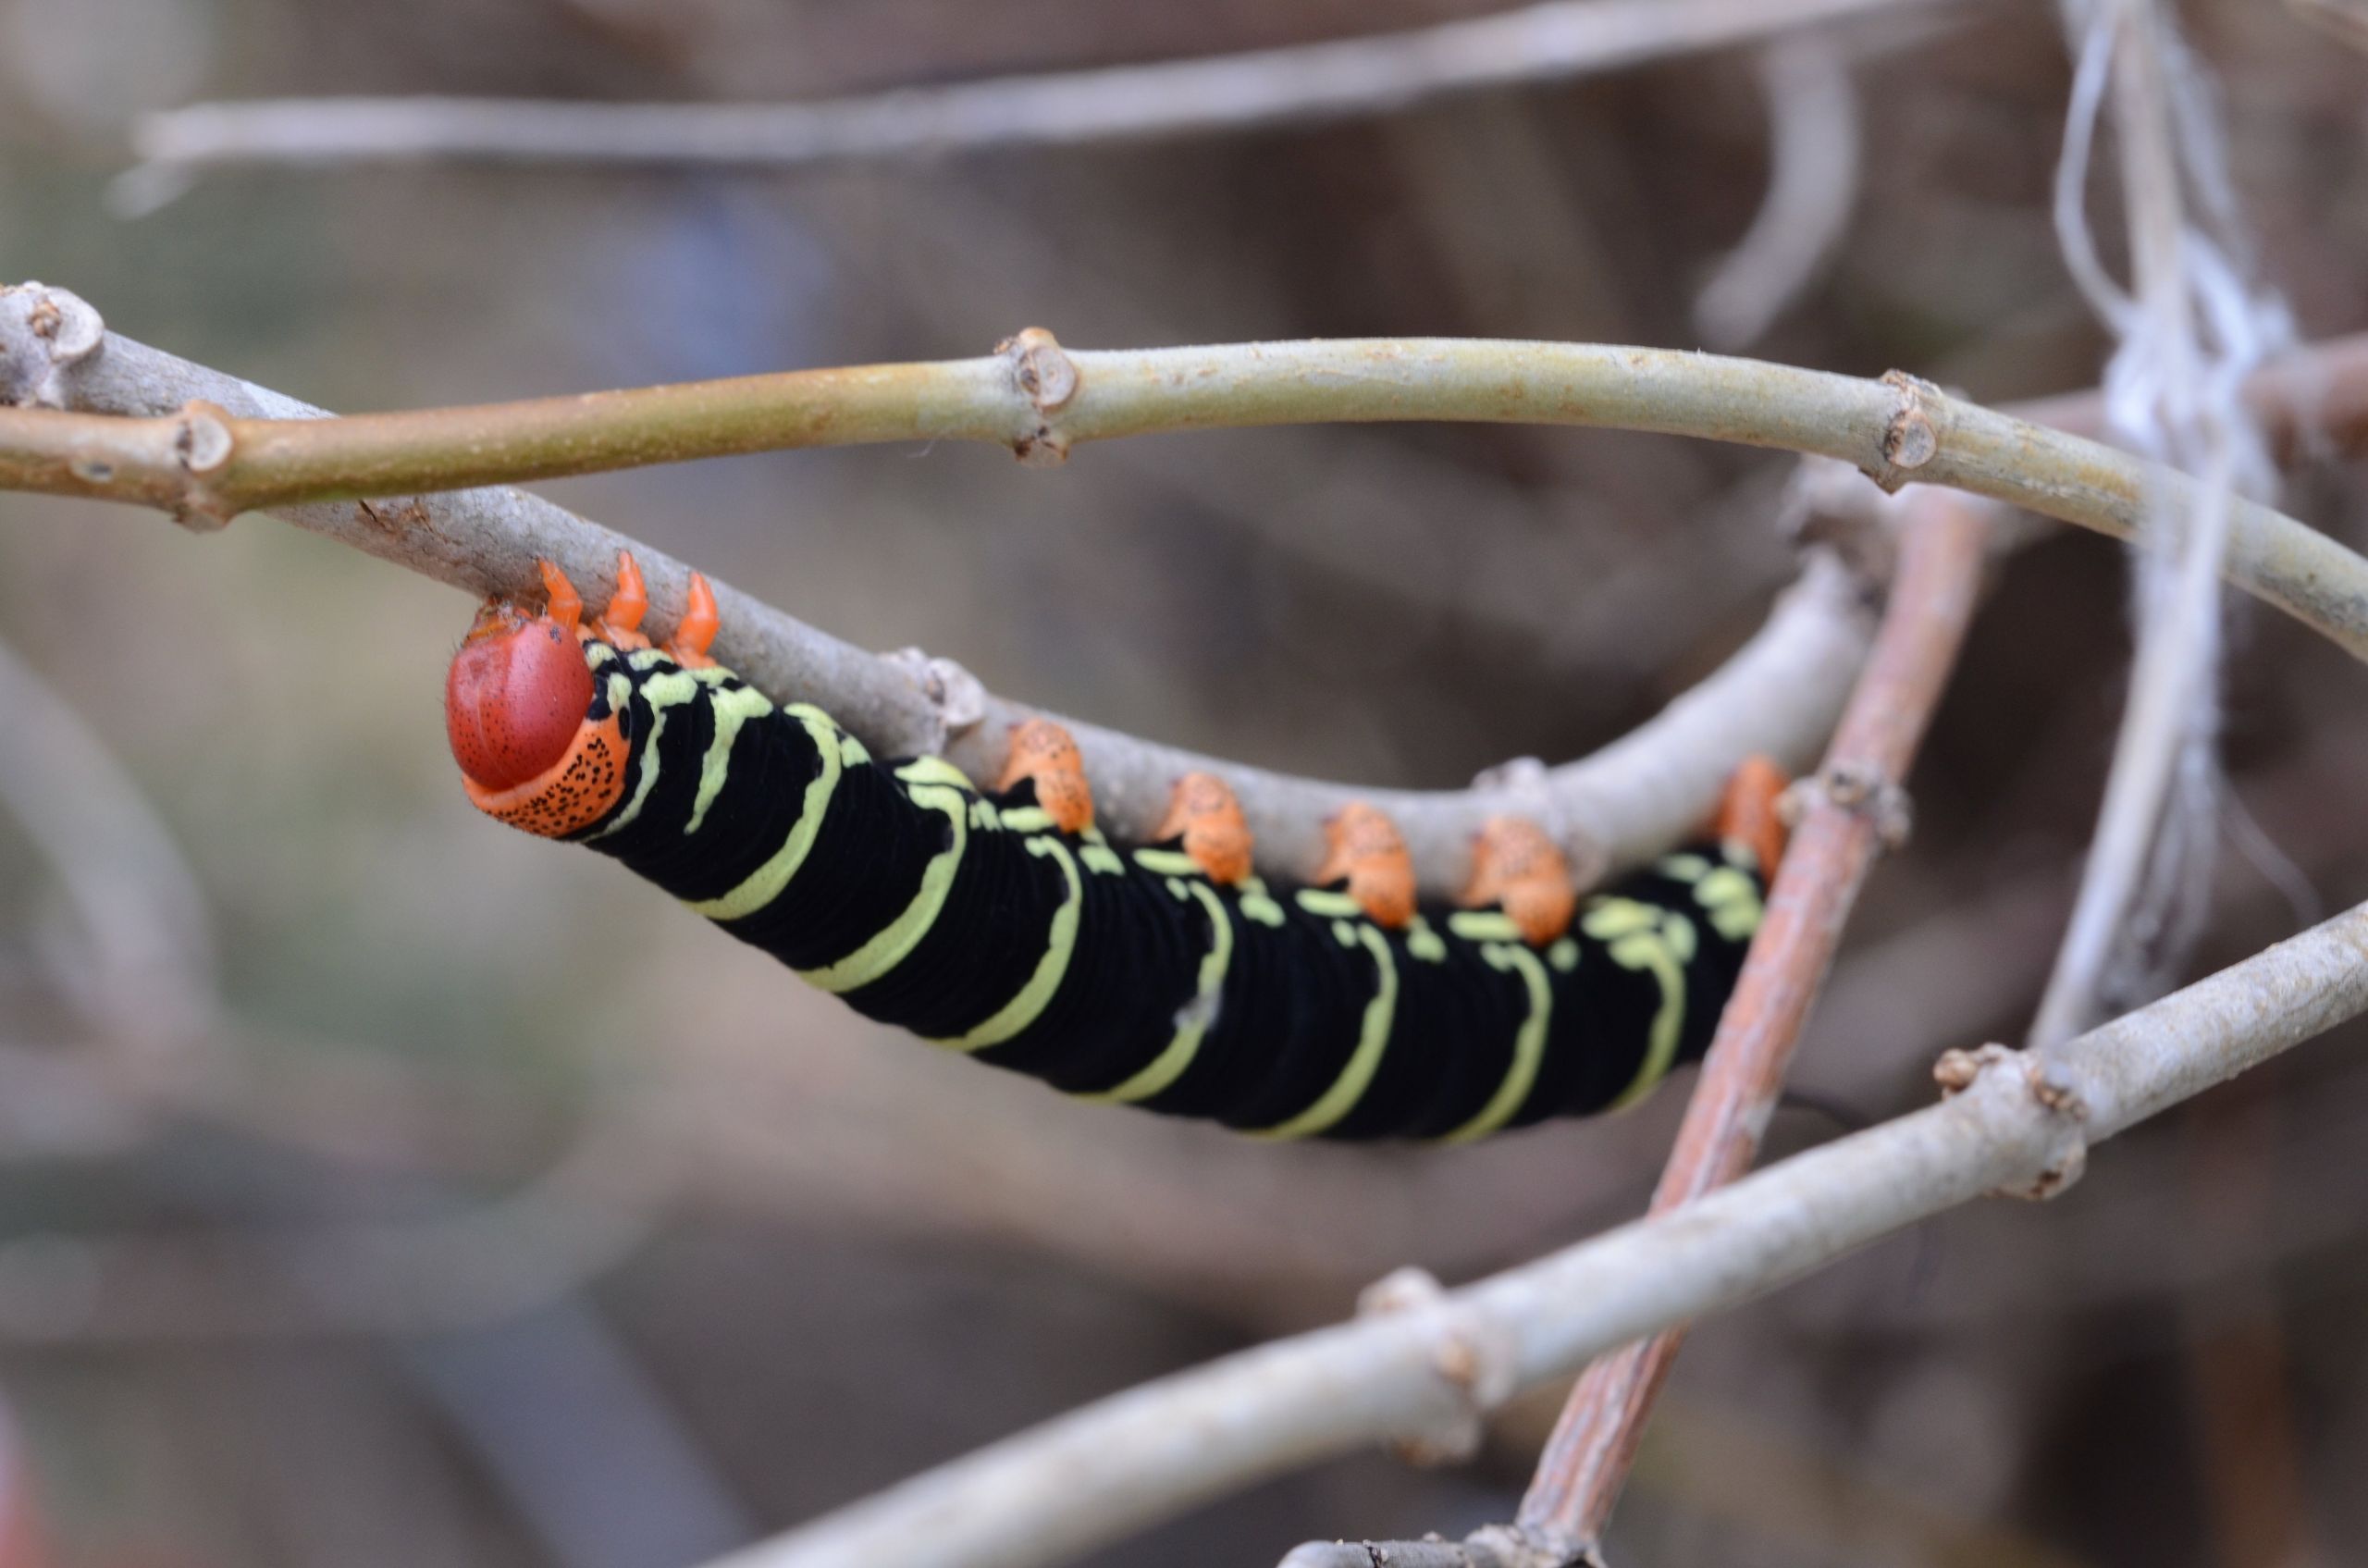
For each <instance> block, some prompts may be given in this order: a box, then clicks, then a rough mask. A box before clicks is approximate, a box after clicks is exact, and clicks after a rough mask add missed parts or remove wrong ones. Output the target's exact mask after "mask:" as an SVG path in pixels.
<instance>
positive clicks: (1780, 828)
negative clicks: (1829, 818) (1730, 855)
mask: <svg viewBox="0 0 2368 1568" xmlns="http://www.w3.org/2000/svg"><path fill="white" fill-rule="evenodd" d="M1790 783H1791V781H1790V780H1788V779H1786V778H1785V777H1784V770H1783V769H1782V768H1780V767H1778V766H1777V765H1776V764H1775V763H1774V762H1773V761H1772V760H1770V759H1768V758H1765V757H1760V756H1751V757H1746V758H1745V759H1743V760H1742V761H1741V762H1739V763H1737V764H1735V771H1734V772H1733V774H1732V775H1731V776H1730V777H1729V778H1728V780H1727V790H1726V793H1725V794H1724V795H1722V796H1720V797H1719V814H1718V816H1717V817H1716V818H1714V819H1713V820H1712V823H1711V831H1712V832H1714V833H1717V835H1718V837H1719V840H1720V842H1721V843H1722V844H1734V843H1740V844H1743V845H1745V846H1748V847H1749V848H1750V850H1751V852H1752V854H1753V855H1755V856H1757V857H1758V860H1759V875H1760V880H1761V881H1763V882H1770V881H1773V880H1774V879H1775V876H1776V862H1777V861H1779V860H1782V858H1784V845H1785V842H1786V841H1787V840H1788V839H1789V838H1790V837H1791V836H1792V835H1791V833H1790V830H1788V829H1787V828H1786V827H1785V826H1784V818H1783V815H1782V810H1781V809H1780V807H1779V802H1781V801H1782V799H1783V797H1784V791H1785V789H1786V788H1787V787H1788V786H1789V784H1790Z"/></svg>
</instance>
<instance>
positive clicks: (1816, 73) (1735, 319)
mask: <svg viewBox="0 0 2368 1568" xmlns="http://www.w3.org/2000/svg"><path fill="white" fill-rule="evenodd" d="M1759 84H1760V91H1761V93H1764V94H1765V95H1766V97H1767V99H1768V163H1769V170H1768V192H1767V194H1766V195H1764V196H1762V197H1761V198H1760V203H1759V213H1758V216H1756V217H1754V218H1753V219H1752V220H1751V228H1749V229H1748V230H1746V231H1745V234H1744V237H1743V239H1742V240H1741V241H1738V242H1737V244H1736V245H1735V248H1734V249H1733V251H1730V252H1729V253H1727V255H1726V258H1725V259H1724V260H1723V261H1721V262H1720V264H1719V270H1718V271H1717V272H1716V273H1714V274H1712V275H1711V278H1710V280H1709V281H1708V283H1706V284H1704V285H1703V286H1702V292H1701V293H1700V294H1699V295H1697V296H1696V298H1695V301H1694V325H1695V327H1696V330H1698V331H1699V332H1700V333H1701V334H1702V340H1703V341H1704V342H1706V343H1708V344H1709V345H1710V347H1712V348H1714V349H1721V350H1727V351H1733V350H1735V349H1741V348H1745V347H1747V346H1749V345H1750V344H1752V343H1754V342H1756V341H1758V339H1759V337H1760V335H1761V334H1763V333H1765V332H1766V331H1767V330H1768V328H1769V327H1770V326H1771V325H1772V324H1773V323H1774V322H1775V320H1776V318H1777V316H1779V315H1782V313H1783V310H1784V307H1785V306H1787V305H1789V304H1791V303H1792V302H1793V301H1794V300H1795V299H1796V298H1797V297H1799V295H1800V293H1801V291H1802V290H1804V289H1806V288H1807V287H1808V285H1809V283H1810V282H1811V281H1812V280H1813V279H1814V278H1816V276H1817V271H1818V268H1819V265H1821V264H1822V263H1823V262H1824V261H1825V259H1826V258H1827V256H1829V255H1831V254H1832V251H1833V248H1834V246H1836V245H1837V244H1839V243H1840V242H1841V240H1842V234H1843V231H1844V229H1845V228H1847V227H1848V226H1849V222H1850V209H1851V207H1852V206H1853V205H1855V204H1856V202H1857V199H1858V172H1859V156H1860V147H1859V142H1860V138H1861V131H1860V128H1859V124H1858V89H1857V87H1856V84H1855V83H1854V82H1853V81H1852V80H1850V62H1849V57H1848V56H1846V55H1845V54H1844V52H1843V50H1842V49H1841V47H1840V46H1839V45H1838V44H1837V43H1836V42H1835V41H1834V40H1833V39H1832V38H1830V37H1827V36H1825V35H1824V34H1822V33H1808V34H1804V35H1802V36H1799V37H1794V38H1787V39H1783V40H1781V41H1780V42H1778V43H1772V44H1770V45H1769V47H1768V48H1767V49H1766V50H1765V51H1764V52H1763V53H1762V54H1761V56H1760V60H1759Z"/></svg>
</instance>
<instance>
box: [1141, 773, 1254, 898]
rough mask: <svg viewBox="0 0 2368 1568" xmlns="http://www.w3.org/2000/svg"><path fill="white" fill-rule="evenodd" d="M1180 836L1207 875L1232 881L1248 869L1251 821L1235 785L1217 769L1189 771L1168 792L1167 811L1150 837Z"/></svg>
mask: <svg viewBox="0 0 2368 1568" xmlns="http://www.w3.org/2000/svg"><path fill="white" fill-rule="evenodd" d="M1170 839H1180V840H1182V841H1183V849H1184V853H1185V854H1187V855H1190V857H1192V860H1193V863H1194V864H1196V865H1198V866H1199V867H1200V868H1201V870H1203V871H1206V872H1207V873H1208V876H1209V880H1210V881H1211V882H1215V883H1225V884H1226V885H1227V886H1232V885H1234V884H1236V883H1240V882H1242V881H1243V880H1244V879H1246V878H1247V877H1248V876H1249V875H1250V844H1251V840H1250V823H1249V821H1247V820H1246V819H1245V818H1244V817H1243V816H1242V814H1241V802H1240V801H1239V800H1237V799H1235V798H1234V796H1233V787H1232V786H1231V785H1230V784H1227V783H1226V782H1225V781H1224V780H1223V779H1221V778H1219V777H1217V776H1216V775H1215V773H1187V774H1185V775H1184V776H1183V777H1182V778H1180V779H1178V780H1177V781H1176V788H1175V790H1174V791H1173V792H1172V793H1171V794H1170V795H1169V796H1168V797H1167V815H1166V817H1163V818H1162V819H1160V823H1159V826H1157V827H1155V828H1153V829H1152V831H1151V842H1153V844H1166V842H1168V841H1169V840H1170Z"/></svg>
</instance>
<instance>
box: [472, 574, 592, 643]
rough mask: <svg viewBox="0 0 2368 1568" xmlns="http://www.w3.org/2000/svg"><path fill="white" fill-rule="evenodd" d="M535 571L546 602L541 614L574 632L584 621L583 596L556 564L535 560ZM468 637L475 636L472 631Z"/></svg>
mask: <svg viewBox="0 0 2368 1568" xmlns="http://www.w3.org/2000/svg"><path fill="white" fill-rule="evenodd" d="M535 570H536V571H537V572H540V573H541V574H543V597H544V598H545V599H546V600H548V602H547V603H546V604H545V606H544V608H543V613H544V614H545V615H547V616H549V618H550V619H551V620H552V621H554V622H556V623H558V624H559V625H560V627H561V629H562V630H564V631H567V632H570V633H573V632H574V631H576V630H577V629H578V627H579V624H580V623H582V621H583V619H584V596H583V595H582V594H579V593H577V592H576V591H575V585H574V584H573V583H571V582H569V581H568V580H567V574H566V573H564V572H562V571H561V570H560V569H559V566H558V565H557V563H556V562H549V561H542V560H537V561H536V562H535ZM469 635H470V636H475V635H476V634H475V632H474V631H472V632H471V633H470V634H469Z"/></svg>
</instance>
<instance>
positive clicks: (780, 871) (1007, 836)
mask: <svg viewBox="0 0 2368 1568" xmlns="http://www.w3.org/2000/svg"><path fill="white" fill-rule="evenodd" d="M584 650H585V656H586V661H587V662H588V664H589V666H590V669H591V673H592V675H593V678H594V679H593V686H594V696H593V701H592V706H591V710H590V711H589V712H588V713H587V715H586V720H585V723H586V726H587V733H595V732H597V733H602V734H605V733H608V732H607V731H606V730H605V728H604V726H606V725H607V724H609V723H610V722H611V721H613V722H614V725H615V731H616V733H618V734H620V735H622V736H623V741H624V743H625V746H626V760H625V772H624V776H623V780H622V788H621V789H619V790H618V791H617V792H616V794H615V798H614V801H613V803H612V804H611V805H610V806H609V807H608V809H606V810H605V811H603V812H602V813H601V814H600V815H599V816H598V818H597V819H596V820H593V821H589V822H587V823H586V824H584V825H582V826H580V827H578V828H576V829H575V830H574V831H573V832H572V833H567V834H566V835H565V836H567V837H569V838H572V839H574V840H576V841H579V842H583V843H586V844H587V845H589V846H591V847H592V848H595V849H597V850H599V851H600V852H601V853H603V854H606V855H610V856H613V857H614V858H617V859H619V860H621V861H623V862H624V863H625V864H626V865H627V866H629V867H631V868H632V869H633V870H635V871H637V872H639V873H640V874H641V875H643V876H644V877H647V878H648V879H649V880H650V881H652V882H654V883H658V884H659V885H660V887H662V888H664V889H665V890H666V891H667V892H669V893H671V894H672V895H674V896H675V897H677V898H679V899H682V900H683V901H685V903H687V904H689V905H690V907H692V908H693V909H695V910H697V912H699V913H700V914H703V915H705V916H707V917H708V918H709V919H710V920H715V921H716V922H717V923H719V924H720V925H722V927H723V928H724V929H725V930H727V931H729V932H732V933H733V934H734V935H735V936H737V937H739V938H740V939H742V940H743V941H746V942H749V943H752V944H754V945H757V946H759V947H761V948H763V949H764V950H765V951H767V952H769V953H771V954H772V955H773V956H774V957H777V958H779V959H781V960H782V961H783V963H785V964H787V965H788V966H789V967H790V968H791V969H795V970H796V971H797V972H798V973H799V974H800V975H801V976H803V977H804V978H805V979H807V980H808V981H809V982H812V983H814V984H817V985H820V986H821V987H822V988H823V989H825V990H829V991H832V992H834V993H836V994H839V995H841V996H842V997H843V998H844V999H845V1000H846V1001H847V1002H848V1003H849V1004H850V1005H852V1006H855V1007H856V1008H857V1009H858V1010H859V1011H861V1012H863V1013H865V1014H866V1015H868V1016H870V1017H871V1018H874V1019H880V1020H882V1021H883V1022H887V1023H892V1024H896V1025H899V1026H902V1027H904V1028H906V1029H909V1030H911V1031H914V1032H915V1033H917V1034H919V1035H920V1036H922V1037H923V1038H925V1039H928V1040H931V1041H932V1042H934V1043H938V1044H940V1045H942V1046H944V1047H946V1048H948V1049H951V1050H956V1051H960V1052H964V1053H966V1054H969V1055H972V1056H977V1057H978V1058H979V1059H980V1060H981V1061H985V1062H990V1063H993V1064H994V1065H996V1066H1000V1067H1005V1068H1012V1069H1015V1070H1018V1071H1021V1072H1026V1073H1030V1074H1032V1075H1034V1076H1036V1077H1038V1078H1041V1079H1042V1080H1045V1081H1047V1082H1049V1083H1051V1084H1053V1085H1054V1086H1055V1087H1056V1088H1058V1089H1061V1090H1064V1091H1067V1092H1068V1093H1073V1094H1078V1095H1082V1096H1086V1097H1090V1098H1095V1099H1102V1100H1112V1101H1119V1102H1124V1103H1129V1104H1134V1105H1142V1106H1144V1107H1147V1108H1149V1109H1152V1110H1155V1111H1162V1112H1168V1113H1173V1114H1178V1115H1185V1116H1195V1117H1211V1118H1214V1119H1215V1120H1218V1121H1221V1122H1223V1123H1225V1124H1227V1126H1230V1127H1234V1128H1237V1129H1240V1130H1244V1131H1249V1132H1252V1133H1259V1134H1264V1135H1268V1136H1274V1137H1302V1136H1324V1137H1331V1138H1417V1139H1447V1140H1462V1139H1469V1138H1474V1137H1479V1136H1482V1135H1484V1134H1486V1133H1489V1132H1493V1131H1496V1130H1500V1129H1503V1128H1507V1127H1514V1126H1520V1125H1523V1124H1526V1123H1529V1122H1533V1121H1536V1120H1538V1119H1541V1118H1543V1117H1549V1116H1562V1115H1577V1114H1585V1113H1587V1112H1592V1111H1599V1110H1604V1109H1607V1108H1611V1107H1615V1106H1617V1105H1623V1104H1625V1103H1627V1102H1629V1101H1631V1100H1633V1099H1634V1098H1636V1097H1637V1096H1639V1095H1641V1094H1642V1093H1645V1092H1646V1091H1647V1090H1649V1089H1650V1088H1651V1087H1652V1085H1653V1084H1654V1083H1655V1082H1657V1081H1658V1080H1659V1079H1660V1078H1661V1077H1662V1076H1663V1075H1664V1074H1666V1072H1667V1071H1668V1070H1669V1068H1671V1066H1672V1065H1674V1064H1675V1063H1677V1062H1680V1061H1684V1060H1686V1059H1689V1058H1692V1057H1694V1056H1698V1055H1699V1054H1700V1053H1701V1052H1702V1050H1703V1049H1705V1048H1706V1047H1707V1045H1708V1040H1709V1035H1710V1031H1711V1030H1712V1029H1713V1027H1714V1026H1715V1023H1716V1020H1717V1015H1718V1011H1719V1008H1720V1006H1721V1004H1722V1003H1723V1001H1724V999H1725V997H1726V995H1727V994H1728V992H1729V991H1730V990H1731V989H1732V988H1733V982H1734V978H1735V974H1736V972H1737V970H1738V969H1739V968H1740V966H1741V963H1742V959H1743V954H1744V949H1745V945H1746V944H1747V942H1748V940H1749V938H1750V936H1751V933H1752V932H1753V930H1754V929H1755V928H1756V927H1757V925H1758V920H1759V914H1760V899H1761V884H1760V881H1759V874H1758V862H1757V860H1756V859H1755V858H1754V857H1753V855H1752V854H1751V853H1750V852H1749V851H1748V850H1747V849H1745V847H1744V846H1740V845H1735V846H1709V845H1706V846H1699V847H1696V848H1693V849H1689V850H1687V851H1684V852H1683V853H1679V854H1675V855H1671V856H1668V857H1665V858H1662V859H1661V860H1659V862H1657V863H1656V864H1655V865H1654V866H1653V867H1651V868H1650V869H1649V870H1647V871H1645V872H1643V873H1640V874H1638V875H1636V876H1634V877H1632V878H1630V879H1628V880H1627V881H1625V882H1623V883H1621V884H1620V885H1618V886H1617V887H1615V888H1613V889H1611V890H1610V891H1609V892H1606V893H1604V894H1600V895H1596V896H1593V897H1590V898H1587V899H1585V900H1583V901H1582V902H1581V903H1580V905H1579V907H1578V910H1577V913H1576V917H1575V919H1574V920H1572V922H1571V924H1570V926H1569V929H1568V931H1567V932H1564V933H1563V934H1562V935H1560V937H1559V938H1557V939H1555V940H1553V941H1551V942H1549V943H1546V944H1544V945H1533V944H1532V943H1530V942H1526V941H1524V940H1523V936H1522V932H1521V929H1520V928H1519V927H1518V926H1517V925H1516V924H1515V922H1514V921H1513V920H1512V918H1511V916H1510V915H1508V914H1507V913H1504V912H1501V911H1500V910H1499V909H1496V908H1483V909H1463V908H1455V907H1448V906H1444V905H1437V904H1431V903H1425V904H1423V905H1422V906H1421V907H1419V909H1418V910H1417V912H1416V913H1415V914H1414V916H1413V918H1412V920H1411V921H1409V922H1407V923H1406V924H1404V925H1403V926H1402V927H1400V928H1399V929H1388V928H1386V927H1385V926H1383V925H1381V924H1379V923H1376V921H1375V920H1374V919H1372V918H1370V917H1369V916H1368V915H1367V914H1366V912H1365V910H1364V908H1363V907H1361V906H1360V904H1359V903H1358V901H1357V900H1356V899H1355V898H1353V897H1351V896H1350V895H1349V894H1347V893H1346V892H1343V891H1339V890H1338V889H1333V888H1302V887H1289V886H1284V885H1280V884H1271V885H1270V884H1269V883H1264V882H1262V881H1260V880H1259V879H1258V878H1256V877H1254V876H1252V877H1249V878H1247V879H1246V880H1244V881H1241V882H1240V883H1233V884H1227V883H1220V882H1217V881H1215V880H1213V879H1212V878H1211V877H1210V876H1209V874H1207V872H1205V871H1204V870H1203V868H1202V865H1201V863H1200V862H1199V861H1197V860H1196V859H1195V858H1193V857H1192V856H1191V855H1188V854H1186V853H1183V852H1182V851H1181V850H1180V849H1178V848H1177V847H1173V846H1133V847H1129V846H1119V845H1116V844H1113V843H1110V842H1108V841H1107V840H1105V839H1104V837H1103V836H1102V835H1101V834H1100V833H1097V832H1095V831H1093V830H1092V828H1091V827H1088V828H1086V829H1084V830H1083V831H1081V832H1075V833H1071V832H1065V831H1063V830H1062V829H1061V828H1060V827H1059V826H1058V825H1056V823H1055V820H1054V815H1053V813H1052V812H1050V811H1048V810H1046V809H1045V808H1044V806H1043V805H1042V804H1041V803H1040V802H1039V801H1038V800H1037V798H1036V796H1035V790H1034V786H1033V784H1031V783H1022V784H1020V785H1019V786H1018V788H1016V789H1014V790H1012V791H1009V792H1005V793H1000V794H991V793H986V792H982V791H981V790H980V789H978V788H977V787H976V786H974V785H973V784H971V783H970V782H969V781H968V779H966V778H965V777H964V776H963V775H962V774H961V773H960V772H957V771H956V769H954V768H953V767H952V766H951V765H949V764H947V763H945V762H944V761H942V760H940V759H934V758H919V759H886V760H882V759H873V758H872V757H871V756H870V754H869V753H868V752H866V750H865V749H864V747H862V745H861V744H860V743H859V742H857V740H856V739H855V738H854V737H853V736H852V735H848V734H847V733H846V732H845V731H844V730H843V729H841V728H840V727H839V726H838V725H837V724H836V723H835V722H833V721H832V720H831V719H830V717H829V716H828V715H827V714H824V713H823V712H821V711H820V710H817V709H814V708H810V707H806V706H803V705H790V706H786V707H782V706H776V705H775V704H774V703H772V702H771V700H769V699H768V698H765V697H764V696H763V695H762V694H761V693H759V692H757V691H756V690H755V689H754V688H752V687H750V686H749V685H747V684H746V683H745V682H744V681H742V680H740V679H739V678H738V677H737V676H736V675H734V674H733V673H731V672H730V671H728V670H725V669H722V668H720V667H716V666H707V667H704V668H685V667H684V666H683V665H682V664H679V663H677V662H676V661H675V660H674V659H673V658H672V657H670V656H669V655H668V654H667V653H666V652H664V651H661V650H659V649H656V648H619V647H616V646H612V645H611V644H610V643H608V642H605V641H601V640H598V638H594V639H592V640H588V641H586V643H585V644H584Z"/></svg>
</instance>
